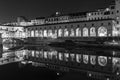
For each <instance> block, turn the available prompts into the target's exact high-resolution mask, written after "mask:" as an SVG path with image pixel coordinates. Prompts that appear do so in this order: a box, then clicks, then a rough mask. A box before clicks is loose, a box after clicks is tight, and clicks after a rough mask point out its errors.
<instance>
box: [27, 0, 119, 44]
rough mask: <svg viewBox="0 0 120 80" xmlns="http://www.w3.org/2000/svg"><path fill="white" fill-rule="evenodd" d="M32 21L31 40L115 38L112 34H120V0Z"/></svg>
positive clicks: (29, 29) (29, 34) (117, 35)
mask: <svg viewBox="0 0 120 80" xmlns="http://www.w3.org/2000/svg"><path fill="white" fill-rule="evenodd" d="M31 24H32V25H29V26H26V28H25V30H26V33H27V37H28V41H29V42H31V41H32V43H33V40H34V42H39V41H41V40H45V39H47V40H50V39H51V40H53V39H54V40H55V39H56V40H58V39H59V40H60V39H61V40H73V41H74V40H78V41H85V40H86V38H87V39H88V40H90V41H91V40H92V39H93V38H95V40H93V41H96V39H97V38H107V39H108V38H110V39H111V41H112V40H113V37H117V38H119V36H120V0H115V1H114V2H113V3H112V5H110V6H108V8H106V9H99V10H96V11H91V12H78V13H70V14H61V13H60V12H56V13H55V14H53V15H51V16H49V17H40V18H36V19H35V20H31ZM73 38H74V39H73ZM83 38H84V39H83ZM110 39H109V40H110ZM59 40H58V41H59Z"/></svg>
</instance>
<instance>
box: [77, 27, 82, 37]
mask: <svg viewBox="0 0 120 80" xmlns="http://www.w3.org/2000/svg"><path fill="white" fill-rule="evenodd" d="M76 36H77V37H79V36H81V30H80V29H79V28H77V29H76Z"/></svg>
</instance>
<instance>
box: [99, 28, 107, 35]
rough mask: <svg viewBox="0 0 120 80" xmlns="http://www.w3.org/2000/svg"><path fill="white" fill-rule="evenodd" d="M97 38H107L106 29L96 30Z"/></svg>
mask: <svg viewBox="0 0 120 80" xmlns="http://www.w3.org/2000/svg"><path fill="white" fill-rule="evenodd" d="M98 36H100V37H106V36H107V29H106V28H105V27H100V28H99V29H98Z"/></svg>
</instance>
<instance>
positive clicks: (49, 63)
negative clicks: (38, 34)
mask: <svg viewBox="0 0 120 80" xmlns="http://www.w3.org/2000/svg"><path fill="white" fill-rule="evenodd" d="M16 47H17V48H16ZM16 47H15V48H13V46H12V47H11V45H8V46H7V45H4V47H3V50H1V54H2V56H1V59H0V64H1V66H0V74H1V79H7V78H8V79H15V80H17V79H32V78H33V79H41V80H100V79H101V80H110V79H111V80H114V78H111V77H110V76H113V77H119V70H118V69H119V64H120V58H119V56H120V55H119V54H120V51H119V50H107V49H98V48H87V47H81V48H80V47H79V48H73V47H72V48H70V47H67V48H61V47H50V46H30V45H29V46H22V47H18V46H16ZM11 48H12V49H11ZM2 51H3V52H2ZM118 80H119V79H118Z"/></svg>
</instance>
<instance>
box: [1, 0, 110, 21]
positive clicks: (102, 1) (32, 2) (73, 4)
mask: <svg viewBox="0 0 120 80" xmlns="http://www.w3.org/2000/svg"><path fill="white" fill-rule="evenodd" d="M111 1H112V0H0V22H9V21H15V20H16V18H17V16H26V18H28V19H34V18H36V17H40V16H49V15H51V14H53V13H55V12H56V11H60V12H62V13H72V12H81V11H88V10H94V9H98V8H102V7H106V6H108V5H109V3H110V2H111Z"/></svg>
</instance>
